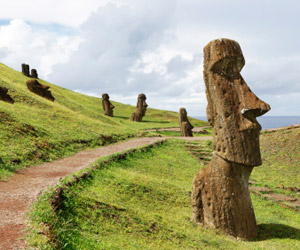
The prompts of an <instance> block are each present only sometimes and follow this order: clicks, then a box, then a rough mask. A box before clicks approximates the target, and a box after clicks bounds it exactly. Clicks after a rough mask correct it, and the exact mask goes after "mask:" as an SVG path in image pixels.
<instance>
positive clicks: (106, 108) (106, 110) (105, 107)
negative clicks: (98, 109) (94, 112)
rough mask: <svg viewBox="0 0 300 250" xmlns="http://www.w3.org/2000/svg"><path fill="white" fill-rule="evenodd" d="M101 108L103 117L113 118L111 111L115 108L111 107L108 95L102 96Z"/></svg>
mask: <svg viewBox="0 0 300 250" xmlns="http://www.w3.org/2000/svg"><path fill="white" fill-rule="evenodd" d="M102 107H103V110H104V115H108V116H114V111H113V109H114V108H115V106H114V105H112V104H111V102H110V101H109V95H108V94H102Z"/></svg>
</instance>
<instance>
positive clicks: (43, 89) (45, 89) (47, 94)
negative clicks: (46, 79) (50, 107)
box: [26, 79, 55, 102]
mask: <svg viewBox="0 0 300 250" xmlns="http://www.w3.org/2000/svg"><path fill="white" fill-rule="evenodd" d="M26 85H27V88H28V89H29V90H30V91H31V92H33V93H35V94H37V95H39V96H41V97H44V98H46V99H48V100H50V101H52V102H53V101H54V100H55V98H54V97H53V96H52V94H51V91H50V90H49V88H50V87H49V86H46V85H43V84H41V83H39V82H38V81H37V80H36V79H30V80H28V81H27V82H26Z"/></svg>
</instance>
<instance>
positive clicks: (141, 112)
mask: <svg viewBox="0 0 300 250" xmlns="http://www.w3.org/2000/svg"><path fill="white" fill-rule="evenodd" d="M146 99H147V98H146V95H145V94H139V96H138V101H137V105H136V111H135V112H134V113H132V115H131V117H130V120H131V121H134V122H141V121H142V119H143V117H144V116H145V114H146V110H147V107H148V105H147V103H146Z"/></svg>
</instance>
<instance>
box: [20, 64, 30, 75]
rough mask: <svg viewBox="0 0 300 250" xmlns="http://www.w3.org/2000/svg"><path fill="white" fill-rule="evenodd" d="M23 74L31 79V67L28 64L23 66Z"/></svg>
mask: <svg viewBox="0 0 300 250" xmlns="http://www.w3.org/2000/svg"><path fill="white" fill-rule="evenodd" d="M22 74H23V75H24V76H28V77H30V73H29V65H28V64H25V63H23V64H22Z"/></svg>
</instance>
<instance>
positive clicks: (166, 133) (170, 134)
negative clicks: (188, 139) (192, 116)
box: [154, 128, 212, 137]
mask: <svg viewBox="0 0 300 250" xmlns="http://www.w3.org/2000/svg"><path fill="white" fill-rule="evenodd" d="M204 130H205V131H207V132H208V133H207V134H201V133H193V136H194V137H201V136H212V128H206V129H204ZM154 133H156V134H159V135H161V136H167V137H174V136H175V137H176V136H177V137H179V136H181V133H180V132H178V131H155V132H154Z"/></svg>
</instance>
